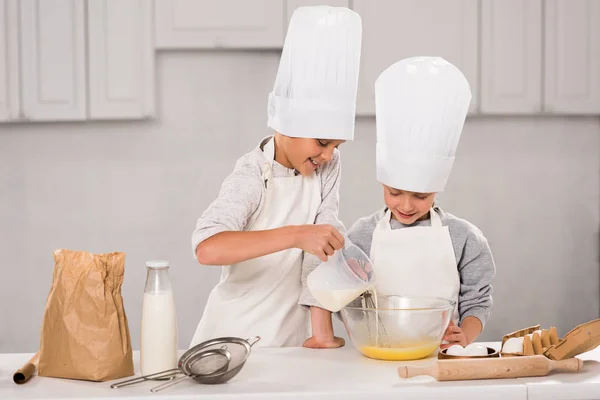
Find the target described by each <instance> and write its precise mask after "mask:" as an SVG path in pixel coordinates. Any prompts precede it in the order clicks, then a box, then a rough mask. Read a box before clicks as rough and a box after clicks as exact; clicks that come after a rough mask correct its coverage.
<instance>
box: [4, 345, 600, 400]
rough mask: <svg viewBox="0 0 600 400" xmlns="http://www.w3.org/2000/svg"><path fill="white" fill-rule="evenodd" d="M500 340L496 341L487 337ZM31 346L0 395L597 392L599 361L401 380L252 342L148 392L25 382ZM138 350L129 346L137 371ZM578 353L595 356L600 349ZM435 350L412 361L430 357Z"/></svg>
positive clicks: (359, 360)
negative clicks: (505, 375)
mask: <svg viewBox="0 0 600 400" xmlns="http://www.w3.org/2000/svg"><path fill="white" fill-rule="evenodd" d="M486 344H487V345H490V346H491V347H496V348H497V347H498V345H499V344H498V343H493V344H490V343H486ZM31 356H32V355H31V354H2V355H0V399H2V400H7V399H40V400H50V399H75V398H86V399H92V400H101V399H127V400H133V399H138V398H144V397H148V398H154V399H161V400H162V399H176V400H177V399H203V398H211V399H212V398H217V399H229V398H236V399H238V398H255V399H265V398H273V399H274V398H277V399H308V398H311V399H366V398H367V397H369V398H370V397H371V396H373V395H376V396H377V399H378V400H379V399H399V398H402V399H442V398H443V399H444V400H448V399H460V400H464V399H474V398H485V399H486V400H494V399H517V400H518V399H527V398H531V399H542V398H546V399H556V398H561V399H594V398H598V399H600V364H599V363H590V365H586V366H585V370H584V371H582V372H580V373H577V374H552V375H549V376H548V377H545V378H539V379H538V378H536V379H490V380H478V381H456V382H437V381H435V380H434V379H433V378H431V377H425V376H420V377H415V378H411V379H406V380H402V379H401V378H399V377H398V375H397V367H398V366H399V365H401V364H404V363H401V362H389V361H388V362H386V361H377V360H371V359H368V358H365V357H363V356H362V355H361V354H360V353H358V351H356V350H355V349H354V348H353V347H352V344H350V343H348V344H347V345H346V346H345V347H343V348H341V349H335V350H310V349H304V348H279V349H264V348H254V349H253V350H252V354H251V355H250V358H249V359H248V361H247V363H246V365H245V366H244V368H243V369H242V371H241V372H240V373H239V374H238V375H237V376H236V377H235V378H234V379H232V380H231V381H230V382H228V383H226V384H223V385H215V386H210V385H201V384H198V383H195V382H193V381H192V380H185V381H184V382H183V383H180V384H179V385H176V386H173V387H170V388H167V389H165V390H164V391H162V392H158V393H151V392H150V388H151V387H153V386H156V385H157V384H158V383H156V382H144V383H141V384H138V385H135V386H129V387H125V388H120V389H111V388H110V385H111V383H113V382H100V383H95V382H83V381H74V380H65V379H54V378H45V377H39V376H34V377H32V378H31V380H30V381H29V382H27V383H25V384H24V385H16V384H14V383H13V382H12V374H13V373H14V372H15V371H16V370H17V369H18V368H19V367H20V366H21V365H22V364H24V363H25V362H27V360H29V358H31ZM138 356H139V353H137V352H134V360H135V361H136V362H135V368H136V373H139V368H138V363H137V360H138ZM582 358H583V359H595V360H600V349H597V350H595V351H593V352H589V353H586V354H585V355H584V356H583V357H582ZM432 361H433V358H429V359H426V360H420V361H413V362H414V363H420V364H423V363H428V362H432Z"/></svg>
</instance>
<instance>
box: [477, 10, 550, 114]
mask: <svg viewBox="0 0 600 400" xmlns="http://www.w3.org/2000/svg"><path fill="white" fill-rule="evenodd" d="M481 7H482V10H481V11H482V12H481V33H482V35H481V40H482V43H481V112H482V113H483V114H534V113H539V112H541V111H542V76H543V74H542V0H502V1H496V0H483V1H482V3H481Z"/></svg>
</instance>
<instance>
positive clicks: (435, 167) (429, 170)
mask: <svg viewBox="0 0 600 400" xmlns="http://www.w3.org/2000/svg"><path fill="white" fill-rule="evenodd" d="M375 99H376V123H377V150H376V151H377V156H376V158H377V179H378V181H379V182H380V183H381V184H382V186H383V198H384V201H385V204H386V207H385V208H384V209H382V210H380V211H378V212H376V213H374V214H372V215H370V216H367V217H363V218H361V219H359V220H358V221H357V222H356V223H355V224H354V225H353V226H352V227H351V228H350V230H349V231H348V238H349V240H350V241H351V242H352V243H354V244H355V245H357V246H358V247H360V248H361V249H362V250H363V251H364V252H365V253H366V254H368V255H370V259H371V262H372V264H373V270H374V271H375V275H376V287H375V289H376V292H377V295H379V296H380V295H408V296H435V297H443V298H446V299H450V300H453V301H456V304H457V306H456V307H455V310H454V315H453V317H452V320H451V323H450V326H449V327H448V329H447V330H446V334H445V336H444V340H445V341H447V342H448V343H446V344H443V345H442V348H445V347H449V346H451V345H453V344H460V345H462V346H466V345H467V344H469V343H471V342H473V341H474V340H475V339H476V338H477V336H478V335H479V334H480V333H481V332H482V330H483V327H484V326H485V323H486V321H487V319H488V318H489V315H490V308H491V306H492V286H491V282H492V280H493V278H494V276H495V265H494V260H493V257H492V253H491V251H490V248H489V246H488V242H487V240H486V238H485V236H484V235H483V233H482V232H481V231H480V230H479V229H478V228H477V227H476V226H474V225H473V224H471V223H469V222H468V221H466V220H464V219H460V218H458V217H456V216H454V215H452V214H450V213H447V212H444V211H442V210H441V209H440V208H439V207H437V206H435V205H434V200H435V196H436V193H438V192H442V191H443V190H444V188H445V186H446V182H447V180H448V176H449V175H450V171H451V169H452V165H453V162H454V156H455V153H456V148H457V146H458V142H459V138H460V136H461V133H462V129H463V125H464V121H465V118H466V115H467V112H468V109H469V103H470V100H471V91H470V88H469V84H468V82H467V80H466V79H465V77H464V76H463V74H462V73H461V72H460V71H459V70H458V69H457V68H456V67H455V66H454V65H452V64H450V63H449V62H447V61H446V60H444V59H442V58H438V57H414V58H409V59H405V60H401V61H399V62H397V63H395V64H393V65H391V66H390V67H389V68H387V69H386V70H385V71H383V72H382V73H381V75H380V76H379V78H378V79H377V81H376V83H375ZM305 290H307V289H305ZM313 319H314V318H313ZM313 324H314V322H313ZM317 324H318V325H319V326H321V328H320V329H321V330H324V328H323V326H331V319H330V318H329V319H327V318H324V317H320V318H319V319H318V320H317Z"/></svg>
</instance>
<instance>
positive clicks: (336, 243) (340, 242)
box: [329, 229, 344, 250]
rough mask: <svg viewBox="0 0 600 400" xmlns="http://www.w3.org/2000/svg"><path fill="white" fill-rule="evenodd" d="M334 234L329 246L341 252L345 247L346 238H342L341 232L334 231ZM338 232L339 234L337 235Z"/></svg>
mask: <svg viewBox="0 0 600 400" xmlns="http://www.w3.org/2000/svg"><path fill="white" fill-rule="evenodd" d="M333 232H334V233H333V236H332V237H331V238H330V239H329V244H331V247H333V248H334V249H336V250H339V249H341V248H342V247H344V237H343V236H341V235H340V234H339V232H338V231H336V230H335V229H334V230H333ZM336 232H337V233H338V234H337V235H336Z"/></svg>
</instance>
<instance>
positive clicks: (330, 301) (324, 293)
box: [312, 287, 365, 312]
mask: <svg viewBox="0 0 600 400" xmlns="http://www.w3.org/2000/svg"><path fill="white" fill-rule="evenodd" d="M364 291H365V288H364V287H360V288H353V289H337V290H334V289H319V290H314V291H312V295H313V296H314V298H315V299H316V300H317V301H318V302H319V303H320V304H321V305H322V306H323V307H324V308H326V309H327V310H329V311H331V312H337V311H340V310H341V309H342V308H344V307H345V306H346V305H348V303H350V302H351V301H352V300H354V299H356V298H357V297H358V296H360V295H361V293H363V292H364Z"/></svg>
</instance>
